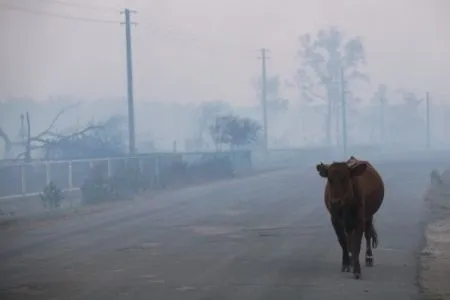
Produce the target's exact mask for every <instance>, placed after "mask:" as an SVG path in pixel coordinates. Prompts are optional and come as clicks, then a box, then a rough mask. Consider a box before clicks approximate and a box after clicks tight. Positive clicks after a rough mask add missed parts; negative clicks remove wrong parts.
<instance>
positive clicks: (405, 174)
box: [0, 164, 430, 300]
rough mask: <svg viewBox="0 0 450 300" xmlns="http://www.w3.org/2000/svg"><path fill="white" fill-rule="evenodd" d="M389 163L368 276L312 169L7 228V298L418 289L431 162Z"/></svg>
mask: <svg viewBox="0 0 450 300" xmlns="http://www.w3.org/2000/svg"><path fill="white" fill-rule="evenodd" d="M380 170H381V173H382V175H383V176H384V180H385V184H386V193H387V195H386V198H385V202H384V204H383V206H382V208H381V209H380V211H379V212H378V214H377V216H376V218H375V226H376V228H377V230H378V234H379V239H380V245H379V247H378V248H377V249H375V250H374V259H375V266H374V267H373V268H367V267H363V269H362V280H360V281H357V280H354V279H353V277H352V274H351V273H341V272H340V258H341V250H340V247H339V245H338V243H337V239H336V237H335V235H334V232H333V229H332V227H331V224H330V220H329V217H328V215H327V212H326V210H325V207H324V204H323V198H322V195H323V186H324V180H323V179H321V178H320V177H319V176H317V175H316V173H315V170H314V169H313V168H310V169H303V170H285V171H277V172H272V173H266V174H260V175H258V176H255V177H248V178H243V179H239V180H232V181H227V182H219V183H215V184H211V185H208V186H202V187H193V188H189V189H185V190H181V191H174V192H168V193H165V194H164V195H159V196H157V197H155V198H153V199H151V200H148V201H137V202H132V203H128V204H124V206H122V207H115V208H112V209H110V210H108V211H104V212H101V213H97V214H93V215H86V216H77V217H76V218H72V219H68V220H62V221H55V222H53V223H49V224H47V226H44V227H38V228H36V229H27V230H14V229H11V230H7V231H5V230H3V231H0V243H1V244H0V299H4V300H6V299H21V300H22V299H45V300H50V299H83V300H85V299H90V300H93V299H99V300H111V299H136V300H137V299H145V300H148V299H155V300H158V299H161V300H174V299H183V300H189V299H192V300H206V299H211V300H220V299H233V300H240V299H242V300H248V299H277V300H278V299H280V300H281V299H296V300H298V299H307V300H314V299H322V300H323V299H334V300H338V299H346V300H352V299H358V300H359V299H361V296H364V299H384V300H388V299H395V300H401V299H415V297H416V296H417V293H418V291H417V287H416V285H415V279H416V269H417V267H416V265H417V264H416V257H417V251H418V250H419V246H420V240H421V236H422V233H421V230H420V220H421V219H422V215H423V207H422V206H423V201H422V199H421V197H422V194H423V192H424V190H425V188H426V186H427V183H428V174H429V171H430V169H429V166H427V165H423V166H419V167H417V166H413V165H410V164H398V165H395V164H389V165H385V166H383V165H380ZM364 249H365V248H364V247H363V249H362V253H361V262H362V263H363V261H364V252H363V251H364Z"/></svg>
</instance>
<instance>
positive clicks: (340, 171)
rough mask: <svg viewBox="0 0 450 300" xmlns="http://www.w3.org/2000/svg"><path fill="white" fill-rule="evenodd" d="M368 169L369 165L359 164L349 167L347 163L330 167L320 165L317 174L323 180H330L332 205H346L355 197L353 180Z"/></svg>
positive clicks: (333, 164)
mask: <svg viewBox="0 0 450 300" xmlns="http://www.w3.org/2000/svg"><path fill="white" fill-rule="evenodd" d="M366 168H367V164H365V163H363V162H359V163H358V164H353V165H349V164H348V163H347V162H334V163H332V164H330V165H327V164H324V163H320V164H318V165H317V166H316V169H317V172H319V175H320V176H321V177H323V178H327V179H328V188H329V192H330V196H331V197H330V201H331V203H332V204H333V203H338V202H340V203H345V202H346V201H347V200H348V199H352V198H353V196H354V192H355V191H354V190H353V184H352V180H351V179H352V178H353V177H356V176H361V175H362V174H363V173H364V171H365V170H366Z"/></svg>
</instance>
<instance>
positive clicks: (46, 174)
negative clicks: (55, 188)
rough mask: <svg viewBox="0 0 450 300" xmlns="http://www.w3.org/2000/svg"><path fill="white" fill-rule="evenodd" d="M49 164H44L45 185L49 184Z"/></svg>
mask: <svg viewBox="0 0 450 300" xmlns="http://www.w3.org/2000/svg"><path fill="white" fill-rule="evenodd" d="M50 181H51V178H50V164H49V163H48V162H46V163H45V183H46V184H50Z"/></svg>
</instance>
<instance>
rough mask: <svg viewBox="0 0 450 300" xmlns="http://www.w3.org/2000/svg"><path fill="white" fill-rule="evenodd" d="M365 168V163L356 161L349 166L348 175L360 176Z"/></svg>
mask: <svg viewBox="0 0 450 300" xmlns="http://www.w3.org/2000/svg"><path fill="white" fill-rule="evenodd" d="M366 169H367V164H365V163H358V164H356V165H353V166H351V167H350V176H351V177H357V176H361V175H362V174H363V173H364V171H365V170H366Z"/></svg>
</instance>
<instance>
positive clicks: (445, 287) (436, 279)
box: [419, 169, 450, 300]
mask: <svg viewBox="0 0 450 300" xmlns="http://www.w3.org/2000/svg"><path fill="white" fill-rule="evenodd" d="M435 175H436V174H435ZM425 201H427V203H428V205H429V209H430V214H429V219H428V224H427V226H426V227H425V247H424V249H423V251H422V253H421V255H420V258H419V259H420V276H419V283H420V286H421V288H422V290H423V295H424V299H426V300H431V299H433V300H438V299H442V300H444V299H450V169H449V170H446V171H444V172H443V173H442V174H441V175H440V176H439V175H438V176H433V174H432V176H431V185H430V188H429V189H428V191H427V193H426V195H425Z"/></svg>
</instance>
